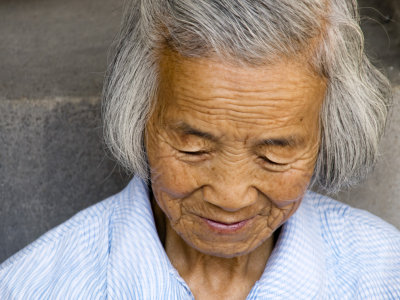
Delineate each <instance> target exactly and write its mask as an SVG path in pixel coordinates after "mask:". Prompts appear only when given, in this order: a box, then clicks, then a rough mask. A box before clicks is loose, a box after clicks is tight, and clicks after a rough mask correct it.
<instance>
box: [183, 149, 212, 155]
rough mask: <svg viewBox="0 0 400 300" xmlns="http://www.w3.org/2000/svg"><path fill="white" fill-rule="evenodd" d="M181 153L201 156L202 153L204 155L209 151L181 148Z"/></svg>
mask: <svg viewBox="0 0 400 300" xmlns="http://www.w3.org/2000/svg"><path fill="white" fill-rule="evenodd" d="M179 152H180V153H182V154H187V155H193V156H200V155H204V154H208V153H209V152H208V151H204V150H201V151H183V150H179Z"/></svg>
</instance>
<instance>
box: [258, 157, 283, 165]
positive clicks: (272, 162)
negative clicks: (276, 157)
mask: <svg viewBox="0 0 400 300" xmlns="http://www.w3.org/2000/svg"><path fill="white" fill-rule="evenodd" d="M259 158H261V159H262V160H263V161H264V162H266V163H269V164H271V165H275V166H284V165H286V164H282V163H278V162H276V161H272V160H270V159H269V158H268V157H266V156H259Z"/></svg>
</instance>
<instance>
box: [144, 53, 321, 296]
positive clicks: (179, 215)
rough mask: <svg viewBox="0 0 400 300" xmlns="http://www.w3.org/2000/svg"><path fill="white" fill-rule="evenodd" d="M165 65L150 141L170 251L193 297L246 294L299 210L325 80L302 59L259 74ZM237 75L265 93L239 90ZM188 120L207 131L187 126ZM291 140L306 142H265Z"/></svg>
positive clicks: (189, 62)
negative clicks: (228, 227) (229, 230)
mask: <svg viewBox="0 0 400 300" xmlns="http://www.w3.org/2000/svg"><path fill="white" fill-rule="evenodd" d="M211 66H212V68H210V67H211ZM160 67H161V68H160V69H161V72H160V88H159V92H160V95H159V100H158V104H157V105H156V107H155V110H154V112H153V114H152V116H151V118H150V119H149V121H148V123H147V127H146V138H145V143H146V150H147V154H148V160H149V164H150V170H151V183H152V185H151V186H152V193H153V197H154V199H155V200H156V202H157V203H158V205H159V206H160V208H161V210H162V211H163V213H164V214H165V216H166V217H167V218H166V222H165V232H166V235H165V249H166V252H167V255H168V257H169V258H170V260H171V263H172V264H173V265H174V267H175V268H176V269H177V270H178V272H179V274H180V275H181V276H182V277H183V279H184V280H185V281H186V282H187V283H188V285H189V287H190V288H191V290H192V292H193V293H194V295H195V297H196V299H197V298H200V299H201V298H203V297H204V298H207V299H213V298H216V299H221V298H224V297H225V296H227V295H224V292H225V291H226V290H229V289H232V290H235V295H238V298H241V299H244V298H245V297H246V296H247V294H248V292H249V291H250V289H251V287H252V286H253V285H254V283H255V281H256V280H258V279H259V277H260V276H261V274H262V271H263V270H264V267H265V264H266V263H267V260H268V257H269V255H270V253H271V251H272V249H273V246H274V245H273V236H272V234H273V233H274V231H275V230H276V229H277V228H279V226H280V225H281V224H283V223H284V222H285V221H286V220H287V219H288V218H289V217H290V216H291V215H292V214H293V213H294V212H295V211H296V210H297V208H298V206H299V205H300V203H301V199H302V197H303V195H304V192H305V190H306V188H307V186H308V184H309V181H310V178H311V176H312V173H313V168H314V164H315V160H316V157H317V154H318V149H319V111H320V107H321V104H322V99H323V97H324V94H325V88H326V85H325V81H324V80H322V79H321V78H319V77H317V76H315V75H314V74H310V73H308V72H306V71H305V68H304V66H303V65H302V64H299V63H298V61H297V60H294V61H293V62H291V63H290V64H288V62H280V63H277V64H276V65H275V66H268V67H265V70H264V69H263V70H262V71H260V68H252V67H233V66H229V67H227V65H226V64H224V63H223V62H217V61H215V60H213V63H212V64H209V63H207V59H193V58H182V57H181V58H180V60H176V59H175V60H171V61H170V60H169V59H168V56H165V57H163V58H162V59H161V61H160ZM231 74H235V78H234V81H233V82H232V77H231ZM249 74H253V76H249ZM241 75H242V76H243V77H244V78H243V80H240V76H241ZM261 75H262V76H261ZM269 75H270V76H269ZM260 78H262V80H261V79H260ZM283 79H284V80H283ZM286 79H288V80H286ZM236 81H237V82H243V86H245V85H246V84H248V86H249V87H248V88H247V89H246V90H247V91H250V90H251V89H252V88H254V89H256V90H257V91H259V92H258V93H246V92H245V91H243V92H242V91H241V92H240V93H237V88H233V87H234V86H235V84H236V83H237V82H236ZM296 83H298V85H297V84H296ZM220 84H221V85H223V86H226V87H227V88H225V89H220V88H218V87H219V86H220ZM229 87H231V88H232V91H231V89H230V88H229ZM302 87H303V88H302ZM305 87H307V88H305ZM243 90H244V89H243ZM292 90H297V94H296V93H294V92H293V93H292V92H291V91H292ZM263 91H264V92H263ZM271 91H274V92H273V93H272V94H271V93H270V92H271ZM287 91H289V92H288V93H287ZM216 95H218V97H216ZM280 99H285V100H282V101H280ZM265 103H267V105H265ZM274 103H275V104H274ZM282 115H284V117H282ZM180 122H181V123H180ZM182 122H183V123H184V124H187V125H188V126H189V128H194V129H195V130H196V131H197V132H200V133H205V135H204V136H197V135H195V134H190V130H189V133H188V132H187V131H186V132H185V130H182V129H181V128H179V124H182ZM200 135H201V134H200ZM293 137H294V139H295V140H296V141H301V142H294V143H281V144H279V143H278V144H274V143H270V144H268V143H266V144H262V145H260V141H266V140H273V139H284V140H286V141H288V140H290V139H292V138H293ZM182 151H191V152H196V151H200V152H198V154H189V153H183V152H182ZM261 156H265V157H266V158H267V159H270V160H272V159H273V160H276V163H273V162H268V161H265V160H264V159H262V158H261ZM279 164H281V165H279ZM203 218H206V219H211V220H214V221H217V222H224V223H234V222H238V221H243V220H249V221H248V223H247V224H246V226H245V227H243V228H242V229H241V230H239V231H237V232H235V233H233V234H226V233H221V232H218V231H212V230H210V229H209V227H208V226H207V224H206V223H205V221H204V219H203ZM207 282H208V283H207ZM211 282H212V286H205V285H204V284H211ZM216 282H218V284H216ZM200 286H201V287H202V288H201V296H200V294H199V293H200V291H199V290H198V289H197V287H200ZM205 291H210V294H208V295H207V297H206V296H205V294H204V293H205ZM211 291H212V292H211ZM225 298H226V297H225Z"/></svg>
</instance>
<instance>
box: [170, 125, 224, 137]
mask: <svg viewBox="0 0 400 300" xmlns="http://www.w3.org/2000/svg"><path fill="white" fill-rule="evenodd" d="M173 128H174V129H177V130H179V131H181V132H182V133H184V134H188V135H194V136H198V137H201V138H204V139H206V140H209V141H212V142H217V141H218V138H217V137H216V136H214V135H213V134H211V133H209V132H204V131H201V130H198V129H196V128H193V127H192V126H190V125H189V124H187V123H185V122H182V121H181V122H178V123H177V124H175V125H174V126H173Z"/></svg>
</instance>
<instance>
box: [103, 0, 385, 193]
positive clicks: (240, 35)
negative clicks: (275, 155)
mask: <svg viewBox="0 0 400 300" xmlns="http://www.w3.org/2000/svg"><path fill="white" fill-rule="evenodd" d="M363 45H364V37H363V34H362V32H361V29H360V27H359V16H358V13H357V3H356V1H355V0H328V1H322V0H296V1H293V0H241V1H237V0H209V1H202V0H133V1H130V3H129V4H128V5H127V7H126V10H125V16H124V20H123V23H122V29H121V32H120V35H119V37H118V43H117V46H116V55H115V57H114V59H113V61H112V63H111V65H110V67H109V70H108V74H107V76H106V82H105V85H104V93H103V95H104V102H103V120H104V134H105V139H106V143H107V145H108V147H109V149H110V150H111V152H112V153H113V154H114V156H115V157H116V158H117V160H118V161H119V162H120V163H122V165H123V166H125V167H126V168H127V169H128V170H129V171H131V172H133V173H135V174H137V175H139V176H141V177H142V178H144V179H147V178H148V176H149V171H148V170H149V169H148V165H147V157H146V150H145V146H144V131H145V126H146V122H147V120H148V118H149V115H150V113H151V110H152V107H153V106H154V102H155V99H156V94H157V88H158V85H157V83H158V82H157V81H158V71H159V70H158V60H159V53H160V49H163V48H165V47H167V48H169V49H172V50H174V51H177V52H179V53H180V54H181V55H183V56H188V57H205V56H208V55H211V54H212V55H217V56H219V57H221V58H223V59H224V60H230V61H232V62H236V63H241V64H247V65H254V64H260V63H266V62H267V63H273V62H274V60H276V59H278V58H279V57H296V55H299V53H303V52H307V51H308V52H310V51H311V53H310V54H309V57H310V58H309V61H310V65H311V66H312V67H313V68H314V70H315V71H316V72H318V73H319V74H320V75H321V76H323V77H325V78H326V79H327V92H326V96H325V100H324V103H323V107H322V111H321V115H320V122H321V145H320V150H319V156H318V158H317V162H316V166H315V170H314V175H313V178H312V182H311V184H312V185H315V186H317V187H319V188H321V189H323V190H325V191H327V192H329V193H333V192H337V191H339V190H340V189H341V188H344V187H348V186H351V185H353V184H355V183H357V182H359V181H360V180H362V179H364V178H365V176H366V174H367V173H368V172H369V171H370V170H371V168H372V167H373V166H374V164H375V162H376V159H377V156H378V143H379V140H380V137H381V135H382V134H383V130H384V127H385V122H386V116H387V112H388V107H389V104H390V99H391V94H390V85H389V82H388V80H387V79H386V78H385V77H384V76H383V75H382V74H381V73H380V72H379V71H378V70H377V69H376V68H374V67H373V66H372V65H371V63H370V62H369V60H368V58H367V57H366V55H365V54H364V46H363Z"/></svg>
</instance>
